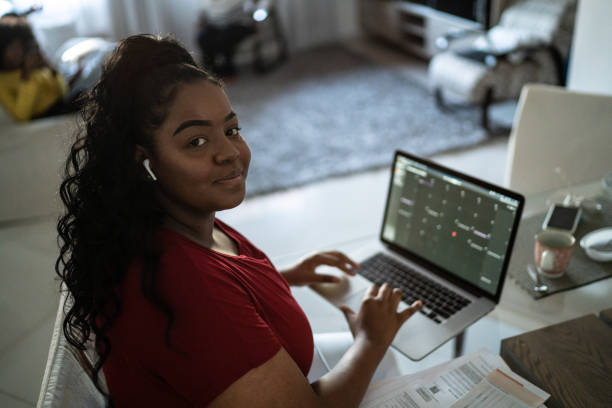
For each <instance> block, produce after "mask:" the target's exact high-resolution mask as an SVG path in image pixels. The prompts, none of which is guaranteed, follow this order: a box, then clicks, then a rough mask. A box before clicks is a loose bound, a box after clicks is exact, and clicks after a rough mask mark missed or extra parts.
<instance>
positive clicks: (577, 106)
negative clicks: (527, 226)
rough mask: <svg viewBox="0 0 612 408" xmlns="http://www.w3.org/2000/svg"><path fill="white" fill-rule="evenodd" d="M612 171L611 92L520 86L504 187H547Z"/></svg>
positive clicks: (531, 190) (537, 189) (534, 190)
mask: <svg viewBox="0 0 612 408" xmlns="http://www.w3.org/2000/svg"><path fill="white" fill-rule="evenodd" d="M557 168H559V169H560V173H558V172H557V171H556V170H555V169H557ZM610 171H612V96H604V95H595V94H588V93H582V92H572V91H568V90H566V89H565V88H562V87H557V86H548V85H526V86H525V87H524V88H523V90H522V92H521V96H520V99H519V104H518V108H517V111H516V114H515V117H514V123H513V126H512V132H511V134H510V140H509V144H508V160H507V164H506V174H505V185H506V186H507V187H509V188H510V189H513V190H516V191H519V192H520V193H523V194H532V193H538V192H545V191H549V190H555V189H559V188H563V187H568V186H570V185H573V184H577V183H582V182H587V181H592V180H595V179H598V178H602V177H603V176H604V175H606V174H607V173H608V172H610Z"/></svg>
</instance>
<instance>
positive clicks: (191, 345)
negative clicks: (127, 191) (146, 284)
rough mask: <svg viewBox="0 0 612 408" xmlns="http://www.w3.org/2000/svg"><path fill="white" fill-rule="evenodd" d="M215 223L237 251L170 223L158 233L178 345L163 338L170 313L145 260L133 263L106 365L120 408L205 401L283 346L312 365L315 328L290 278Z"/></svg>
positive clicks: (162, 281)
mask: <svg viewBox="0 0 612 408" xmlns="http://www.w3.org/2000/svg"><path fill="white" fill-rule="evenodd" d="M216 223H217V226H218V227H219V228H221V229H222V230H223V231H224V232H225V233H226V234H227V235H228V236H229V237H230V238H232V239H233V240H234V241H235V242H236V245H237V246H238V252H239V254H240V255H239V256H231V255H224V254H221V253H219V252H215V251H212V250H210V249H208V248H205V247H202V246H201V245H199V244H197V243H195V242H193V241H191V240H189V239H188V238H186V237H184V236H182V235H180V234H178V233H176V232H174V231H171V230H169V229H162V230H160V232H159V239H160V240H161V243H162V244H163V253H162V259H161V264H160V272H159V278H158V279H159V280H158V282H159V288H160V291H161V294H162V296H163V297H164V298H165V299H166V301H167V302H168V304H169V305H170V307H171V308H172V310H173V312H174V317H175V320H174V324H173V326H172V329H171V332H170V343H171V345H172V346H173V347H174V348H175V349H176V350H178V352H177V351H174V350H172V349H170V348H168V347H167V345H166V343H165V337H164V333H165V329H166V324H167V320H166V317H165V315H164V314H163V313H162V312H160V311H159V310H158V309H157V308H155V306H153V305H152V304H151V303H150V302H149V301H147V300H146V299H145V298H144V296H143V295H142V291H141V286H140V275H141V262H139V261H135V262H133V263H132V265H131V266H130V268H129V270H128V273H127V275H126V278H125V281H124V282H123V284H122V285H121V287H120V288H119V294H120V297H121V301H122V309H121V315H120V316H119V318H118V319H117V320H116V321H115V322H114V323H113V326H112V328H111V329H110V330H109V332H108V336H109V338H110V341H111V353H110V355H109V357H108V359H107V361H106V362H105V364H104V367H103V370H104V375H105V377H106V381H107V384H108V387H109V391H110V394H111V397H112V398H113V401H114V402H115V404H116V406H117V407H135V406H146V407H155V406H160V407H161V406H164V407H187V406H206V405H207V404H209V403H210V402H211V401H212V400H213V399H214V398H215V397H217V396H218V395H219V394H221V393H222V392H223V391H224V390H225V389H226V388H227V387H229V386H230V385H231V384H232V383H234V382H235V381H236V380H238V379H239V378H240V377H242V376H243V375H244V374H246V373H247V372H248V371H249V370H251V369H253V368H255V367H258V366H260V365H261V364H263V363H264V362H266V361H267V360H269V359H270V358H271V357H273V356H274V355H275V354H276V353H277V352H278V351H279V350H280V348H281V347H284V348H285V349H286V350H287V352H288V353H289V355H290V356H291V357H292V358H293V359H294V360H295V362H296V363H297V365H298V367H299V368H300V369H301V371H302V373H303V374H304V375H307V374H308V371H309V369H310V364H311V362H312V357H313V350H314V346H313V339H312V332H311V329H310V325H309V324H308V320H307V319H306V316H305V315H304V312H303V311H302V309H301V308H300V306H299V305H298V304H297V302H296V301H295V299H294V298H293V296H292V295H291V291H290V290H289V285H288V284H287V281H286V280H285V279H284V278H283V277H282V276H281V275H280V274H279V273H278V271H277V270H276V268H275V267H274V266H273V265H272V263H271V262H270V260H269V259H268V258H267V257H266V255H265V254H264V253H263V252H261V251H260V250H259V249H257V248H256V247H255V246H254V245H253V244H251V243H250V242H249V241H248V240H247V239H246V238H244V237H243V236H242V235H240V234H239V233H238V232H236V231H235V230H233V229H232V228H230V227H228V226H227V225H225V224H223V223H222V222H220V221H218V220H217V221H216Z"/></svg>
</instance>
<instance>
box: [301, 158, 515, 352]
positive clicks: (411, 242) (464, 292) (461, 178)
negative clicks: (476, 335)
mask: <svg viewBox="0 0 612 408" xmlns="http://www.w3.org/2000/svg"><path fill="white" fill-rule="evenodd" d="M523 205H524V197H523V196H521V195H520V194H517V193H515V192H512V191H509V190H506V189H504V188H502V187H498V186H495V185H493V184H490V183H487V182H485V181H482V180H478V179H476V178H474V177H470V176H468V175H465V174H462V173H460V172H458V171H454V170H451V169H449V168H446V167H444V166H441V165H439V164H436V163H433V162H430V161H427V160H424V159H422V158H419V157H415V156H413V155H410V154H408V153H404V152H401V151H396V152H395V158H394V160H393V165H392V172H391V180H390V183H389V190H388V194H387V204H386V207H385V213H384V218H383V223H382V228H381V231H380V244H381V245H380V252H379V253H377V254H375V255H374V256H372V257H370V258H368V259H366V260H365V261H361V262H360V264H361V269H360V270H359V271H358V275H357V276H355V277H350V278H348V279H347V280H345V282H344V284H337V285H338V287H337V288H335V289H331V290H329V289H330V288H331V286H330V285H329V284H328V285H319V286H315V287H314V288H313V289H315V290H316V291H317V292H319V293H320V294H321V295H322V296H323V297H325V298H326V299H327V300H329V301H330V302H332V303H333V304H334V305H336V306H341V305H347V306H349V307H351V308H352V309H353V310H355V311H357V310H359V307H360V305H361V301H362V299H363V296H364V292H365V291H366V290H367V289H368V288H369V287H370V286H371V285H372V283H376V284H378V285H381V284H382V283H384V282H389V283H390V284H392V286H393V287H399V288H401V289H402V298H403V301H402V302H401V304H400V308H399V310H403V309H405V308H406V307H407V304H411V303H412V302H413V301H414V300H417V299H421V300H422V301H423V308H422V309H421V311H420V312H419V313H416V314H415V315H414V316H412V317H411V318H410V319H409V320H408V321H407V322H406V323H405V324H404V325H403V326H402V327H401V329H400V331H399V332H398V334H397V336H396V337H395V340H394V342H393V346H394V347H395V348H396V349H398V350H399V351H400V352H402V353H404V354H406V355H407V356H408V357H409V358H411V359H413V360H420V359H422V358H423V357H425V356H426V355H427V354H429V353H431V352H432V351H433V350H435V349H436V348H438V347H439V346H441V345H442V344H444V343H445V342H446V341H448V340H449V339H451V338H453V337H454V336H456V335H458V334H460V333H461V332H462V331H463V330H464V329H465V328H466V327H468V326H469V325H471V324H472V323H474V322H475V321H477V320H478V319H479V318H481V317H482V316H484V315H486V314H487V313H488V312H490V311H491V310H493V308H494V307H495V305H496V304H497V303H498V302H499V298H500V296H501V292H502V287H503V283H504V279H505V277H506V271H507V269H508V264H509V262H510V254H511V253H512V247H513V244H514V239H515V237H516V232H517V229H518V224H519V220H520V218H521V213H522V210H523Z"/></svg>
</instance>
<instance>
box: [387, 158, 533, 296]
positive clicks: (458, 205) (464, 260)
mask: <svg viewBox="0 0 612 408" xmlns="http://www.w3.org/2000/svg"><path fill="white" fill-rule="evenodd" d="M522 202H523V198H522V197H521V196H520V195H518V194H515V193H512V192H509V191H507V190H505V189H502V188H498V187H496V186H493V185H490V184H488V183H485V182H481V181H479V180H476V179H473V178H471V177H468V176H463V175H461V174H460V173H457V172H455V171H452V170H448V169H445V168H444V167H442V166H439V165H436V164H434V163H429V162H427V161H425V160H422V159H418V158H411V157H410V156H406V155H404V154H400V153H399V152H398V153H397V154H396V157H395V161H394V165H393V176H392V180H391V185H390V188H389V196H388V198H387V208H386V211H385V218H384V221H383V227H382V232H381V236H382V239H383V241H385V242H388V243H391V244H393V245H394V246H396V247H399V248H401V249H403V250H405V251H408V252H409V253H410V254H413V255H417V256H418V257H420V258H422V259H424V260H426V261H428V262H429V263H432V264H434V265H436V266H438V267H440V268H442V269H444V270H446V271H447V272H449V273H451V274H452V275H454V276H456V277H458V278H460V279H461V280H463V281H466V282H468V283H470V284H472V285H473V286H475V287H478V288H481V289H483V290H484V291H486V292H487V293H490V294H491V295H493V296H495V295H496V294H497V295H499V294H500V293H498V285H499V283H500V279H502V278H503V277H504V276H505V268H506V267H507V262H506V261H507V260H506V258H507V257H509V256H510V251H511V249H512V241H513V239H514V235H515V231H514V229H515V228H516V226H517V225H518V222H517V221H518V219H517V217H520V213H521V211H522ZM502 275H503V276H502Z"/></svg>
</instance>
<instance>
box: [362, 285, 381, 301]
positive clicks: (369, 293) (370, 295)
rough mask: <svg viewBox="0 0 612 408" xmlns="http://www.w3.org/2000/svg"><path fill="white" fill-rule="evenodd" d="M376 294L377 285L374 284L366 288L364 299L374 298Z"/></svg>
mask: <svg viewBox="0 0 612 408" xmlns="http://www.w3.org/2000/svg"><path fill="white" fill-rule="evenodd" d="M377 294H378V285H376V284H374V285H372V286H370V287H369V288H368V290H367V291H366V293H365V296H364V298H366V299H367V298H374V297H376V295H377Z"/></svg>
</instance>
